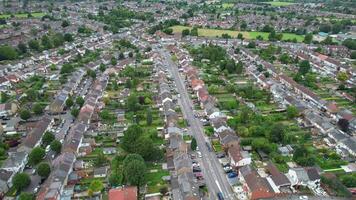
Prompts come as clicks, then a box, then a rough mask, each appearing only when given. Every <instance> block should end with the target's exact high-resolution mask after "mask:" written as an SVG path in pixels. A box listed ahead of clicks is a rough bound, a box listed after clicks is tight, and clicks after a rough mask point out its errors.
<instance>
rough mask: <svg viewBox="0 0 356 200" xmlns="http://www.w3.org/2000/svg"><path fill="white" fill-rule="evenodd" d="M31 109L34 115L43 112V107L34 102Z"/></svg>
mask: <svg viewBox="0 0 356 200" xmlns="http://www.w3.org/2000/svg"><path fill="white" fill-rule="evenodd" d="M32 111H33V112H34V113H35V114H36V115H40V114H42V113H43V107H42V106H41V105H40V104H38V103H36V104H34V105H33V107H32Z"/></svg>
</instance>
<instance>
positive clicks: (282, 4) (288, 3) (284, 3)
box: [263, 1, 294, 7]
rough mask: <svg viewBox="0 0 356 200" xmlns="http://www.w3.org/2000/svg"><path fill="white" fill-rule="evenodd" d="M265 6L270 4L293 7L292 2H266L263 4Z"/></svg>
mask: <svg viewBox="0 0 356 200" xmlns="http://www.w3.org/2000/svg"><path fill="white" fill-rule="evenodd" d="M263 3H266V4H270V5H271V6H276V7H279V6H289V5H293V4H294V3H293V2H285V1H268V2H263Z"/></svg>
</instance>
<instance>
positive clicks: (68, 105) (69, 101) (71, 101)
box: [66, 96, 74, 108]
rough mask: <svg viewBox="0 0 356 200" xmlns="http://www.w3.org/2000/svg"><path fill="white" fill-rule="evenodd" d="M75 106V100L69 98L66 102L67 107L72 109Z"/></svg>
mask: <svg viewBox="0 0 356 200" xmlns="http://www.w3.org/2000/svg"><path fill="white" fill-rule="evenodd" d="M73 104H74V102H73V99H72V97H71V96H69V97H68V99H67V100H66V106H67V108H70V107H72V106H73Z"/></svg>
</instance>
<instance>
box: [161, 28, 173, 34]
mask: <svg viewBox="0 0 356 200" xmlns="http://www.w3.org/2000/svg"><path fill="white" fill-rule="evenodd" d="M162 32H163V33H165V34H167V35H172V34H173V29H171V28H165V29H163V30H162Z"/></svg>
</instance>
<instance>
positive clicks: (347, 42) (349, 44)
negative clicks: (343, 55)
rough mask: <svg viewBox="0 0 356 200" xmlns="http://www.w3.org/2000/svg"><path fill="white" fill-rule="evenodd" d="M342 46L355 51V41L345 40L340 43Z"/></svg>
mask: <svg viewBox="0 0 356 200" xmlns="http://www.w3.org/2000/svg"><path fill="white" fill-rule="evenodd" d="M342 45H344V46H345V47H347V48H349V49H351V50H356V39H351V38H349V39H346V40H344V41H343V42H342Z"/></svg>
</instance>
